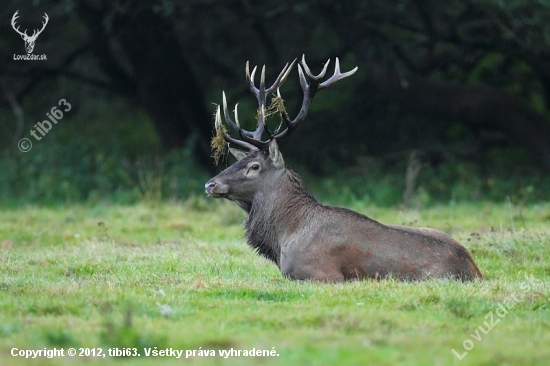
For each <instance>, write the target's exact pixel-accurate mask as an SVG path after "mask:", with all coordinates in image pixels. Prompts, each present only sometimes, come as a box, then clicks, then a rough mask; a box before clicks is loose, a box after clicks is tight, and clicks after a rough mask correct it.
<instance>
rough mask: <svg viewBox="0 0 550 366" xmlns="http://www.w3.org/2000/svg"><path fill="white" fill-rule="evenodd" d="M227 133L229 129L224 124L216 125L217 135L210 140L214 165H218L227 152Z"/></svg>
mask: <svg viewBox="0 0 550 366" xmlns="http://www.w3.org/2000/svg"><path fill="white" fill-rule="evenodd" d="M226 133H227V129H226V128H225V126H224V125H223V124H221V123H220V124H219V125H216V135H214V137H212V140H210V147H211V148H212V155H211V157H213V158H214V164H216V165H218V164H219V162H220V158H221V157H222V156H224V155H225V154H226V152H227V142H225V139H224V137H223V135H225V134H226Z"/></svg>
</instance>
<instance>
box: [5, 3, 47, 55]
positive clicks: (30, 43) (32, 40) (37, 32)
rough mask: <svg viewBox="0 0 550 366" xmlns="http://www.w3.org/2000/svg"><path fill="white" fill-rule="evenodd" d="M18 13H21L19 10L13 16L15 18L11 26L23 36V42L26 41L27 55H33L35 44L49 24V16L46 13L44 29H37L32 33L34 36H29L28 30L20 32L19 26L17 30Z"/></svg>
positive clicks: (12, 19) (43, 23)
mask: <svg viewBox="0 0 550 366" xmlns="http://www.w3.org/2000/svg"><path fill="white" fill-rule="evenodd" d="M18 12H19V10H17V11H16V12H15V14H13V17H12V18H11V26H12V27H13V29H14V30H15V31H16V32H17V33H19V34H20V35H21V38H23V41H25V49H26V50H27V53H32V51H33V49H34V43H35V42H36V39H37V38H38V36H39V35H40V33H42V31H43V30H44V28H46V24H48V20H49V18H48V14H46V13H44V22H42V29H40V30H36V29H35V30H34V31H33V33H32V36H29V35H28V34H27V30H26V29H25V31H24V32H21V31H20V30H19V26H17V28H16V27H15V22H16V19H17V18H18V17H19V15H18V14H17V13H18Z"/></svg>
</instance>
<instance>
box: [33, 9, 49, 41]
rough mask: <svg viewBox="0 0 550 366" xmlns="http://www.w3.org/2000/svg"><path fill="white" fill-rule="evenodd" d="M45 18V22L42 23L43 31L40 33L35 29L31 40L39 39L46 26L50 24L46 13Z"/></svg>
mask: <svg viewBox="0 0 550 366" xmlns="http://www.w3.org/2000/svg"><path fill="white" fill-rule="evenodd" d="M43 18H44V20H45V21H44V22H42V29H40V30H39V31H37V30H36V29H35V30H34V32H33V34H32V36H31V38H37V37H38V35H39V34H40V33H42V31H43V30H44V28H46V24H48V20H50V18H48V14H46V13H44V16H43ZM34 33H36V35H35V34H34Z"/></svg>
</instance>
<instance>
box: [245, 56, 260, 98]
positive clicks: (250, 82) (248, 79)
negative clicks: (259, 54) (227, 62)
mask: <svg viewBox="0 0 550 366" xmlns="http://www.w3.org/2000/svg"><path fill="white" fill-rule="evenodd" d="M256 68H257V66H254V69H252V75H250V68H249V62H248V61H246V67H245V72H246V82H247V83H248V87H249V88H250V91H251V92H252V94H254V96H255V97H256V98H257V97H258V93H259V90H258V88H256V87H255V86H254V75H256Z"/></svg>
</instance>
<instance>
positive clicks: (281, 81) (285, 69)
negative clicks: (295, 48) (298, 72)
mask: <svg viewBox="0 0 550 366" xmlns="http://www.w3.org/2000/svg"><path fill="white" fill-rule="evenodd" d="M295 63H296V59H294V60H293V61H292V62H291V63H290V66H289V64H288V62H287V63H286V65H285V67H283V70H282V71H281V72H280V73H279V76H277V79H276V80H275V82H274V83H273V85H271V86H270V87H269V89H267V90H266V94H271V93H273V92H274V91H275V89H277V93H279V88H280V87H281V85H283V84H284V83H285V81H286V79H287V78H288V75H290V72H291V71H292V68H293V67H294V64H295ZM278 95H279V96H281V95H280V94H278Z"/></svg>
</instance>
